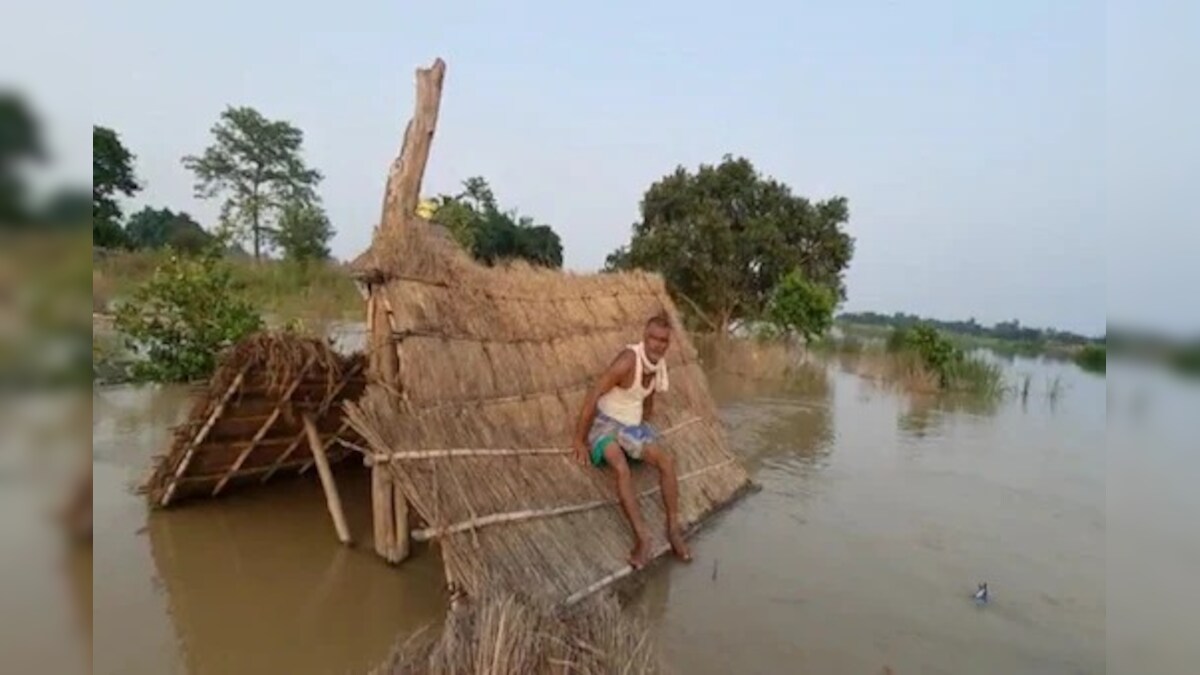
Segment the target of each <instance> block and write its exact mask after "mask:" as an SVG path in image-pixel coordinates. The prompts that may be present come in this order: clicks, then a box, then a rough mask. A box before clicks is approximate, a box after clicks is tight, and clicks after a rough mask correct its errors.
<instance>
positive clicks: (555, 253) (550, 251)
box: [433, 177, 562, 267]
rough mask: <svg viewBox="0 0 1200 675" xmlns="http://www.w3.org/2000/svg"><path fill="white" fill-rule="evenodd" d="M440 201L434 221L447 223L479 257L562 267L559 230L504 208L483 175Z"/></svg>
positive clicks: (498, 260) (488, 261)
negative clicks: (458, 191)
mask: <svg viewBox="0 0 1200 675" xmlns="http://www.w3.org/2000/svg"><path fill="white" fill-rule="evenodd" d="M436 203H437V210H436V211H435V212H434V215H433V222H435V223H437V224H439V225H442V226H444V227H445V228H446V229H447V230H448V231H449V232H450V235H451V236H452V237H454V239H455V240H456V241H457V242H458V243H459V244H461V245H462V246H463V248H465V249H466V250H468V251H470V252H471V255H472V256H473V257H474V258H475V259H476V260H479V261H480V262H483V263H486V264H488V265H494V264H496V263H499V262H503V261H505V260H513V259H521V260H525V261H528V262H530V263H532V264H534V265H541V266H543V267H562V240H561V239H559V237H558V233H556V232H555V231H554V229H553V228H551V227H550V226H549V225H539V224H537V223H535V221H534V220H533V219H532V218H530V217H528V216H522V215H520V214H519V213H518V212H517V211H516V210H515V209H510V210H508V211H501V210H500V207H499V206H498V205H497V202H496V197H495V194H493V192H492V188H491V187H490V186H489V185H488V183H487V181H486V180H484V179H483V178H480V177H473V178H468V179H467V180H466V181H464V182H463V191H462V192H460V193H459V194H457V195H453V196H451V195H441V196H439V197H438V198H437V200H436Z"/></svg>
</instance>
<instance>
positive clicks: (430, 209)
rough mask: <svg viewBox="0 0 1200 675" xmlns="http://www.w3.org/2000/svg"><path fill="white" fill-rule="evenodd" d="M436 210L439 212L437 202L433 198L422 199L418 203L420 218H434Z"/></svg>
mask: <svg viewBox="0 0 1200 675" xmlns="http://www.w3.org/2000/svg"><path fill="white" fill-rule="evenodd" d="M436 212H437V203H436V202H434V201H433V200H432V199H422V200H421V201H420V202H419V203H418V204H417V216H418V217H420V218H424V219H425V220H430V219H432V218H433V214H434V213H436Z"/></svg>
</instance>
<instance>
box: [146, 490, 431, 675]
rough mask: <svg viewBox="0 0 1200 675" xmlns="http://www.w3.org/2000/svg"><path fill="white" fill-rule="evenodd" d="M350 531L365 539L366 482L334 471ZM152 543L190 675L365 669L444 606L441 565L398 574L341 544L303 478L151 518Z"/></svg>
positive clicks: (415, 566) (417, 563) (363, 549)
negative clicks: (196, 674)
mask: <svg viewBox="0 0 1200 675" xmlns="http://www.w3.org/2000/svg"><path fill="white" fill-rule="evenodd" d="M338 480H339V483H340V484H341V487H342V494H343V499H344V501H345V504H344V505H345V507H346V511H347V517H348V520H349V521H350V525H351V529H352V531H353V532H354V533H355V534H357V535H358V536H359V537H360V538H363V537H366V536H367V534H368V533H369V532H370V521H369V480H368V479H367V478H366V475H365V472H364V471H362V470H359V471H345V470H343V471H339V472H338ZM148 535H149V542H150V550H151V555H152V557H153V560H154V568H155V571H156V576H157V578H158V579H159V582H160V584H161V589H162V592H163V593H164V595H165V597H166V600H167V607H168V612H169V614H170V616H171V623H172V626H173V628H174V630H175V633H176V638H177V640H178V642H179V644H180V645H181V646H182V647H183V652H184V654H185V660H186V663H187V666H188V670H189V671H191V672H222V673H233V672H247V673H250V672H289V673H298V672H333V671H338V672H341V671H344V670H346V669H349V670H353V671H357V670H366V669H368V668H370V667H371V666H372V665H374V664H375V663H377V662H378V661H379V660H381V659H382V657H383V651H381V650H382V649H384V648H386V646H387V645H388V644H389V643H390V642H391V640H392V639H394V637H395V636H396V635H397V634H401V633H404V632H408V631H412V630H414V629H416V628H417V627H418V626H420V625H422V624H424V623H426V622H428V621H429V620H431V619H432V618H435V617H436V616H438V615H439V613H440V612H441V610H442V608H443V607H444V598H443V597H442V592H441V588H442V581H441V569H440V563H439V561H438V560H437V557H436V556H434V555H432V554H430V553H429V552H428V551H426V550H424V549H423V550H422V551H421V554H420V555H418V556H417V557H415V558H413V559H410V560H408V561H406V562H405V569H404V570H402V571H399V570H395V569H392V568H389V567H387V566H386V565H385V564H383V563H382V562H381V561H378V560H376V558H375V556H374V555H373V554H372V553H371V550H370V543H369V541H366V542H363V544H362V545H361V546H360V547H359V548H358V549H347V548H344V547H342V546H340V545H338V544H337V542H336V541H335V540H334V536H333V532H332V531H331V530H330V526H329V524H328V515H327V514H326V513H325V506H324V501H323V500H322V497H321V492H320V488H319V486H318V485H316V484H315V482H314V481H309V480H306V479H304V478H301V479H296V480H291V481H285V482H283V483H282V484H280V485H278V486H270V487H267V488H264V489H262V490H255V491H246V492H244V493H242V494H239V495H236V496H235V495H231V496H230V497H229V498H228V499H223V500H219V501H216V502H213V503H209V504H195V505H190V506H187V507H184V508H180V509H176V510H174V511H171V512H165V513H155V514H153V515H152V516H151V518H150V521H149V529H148Z"/></svg>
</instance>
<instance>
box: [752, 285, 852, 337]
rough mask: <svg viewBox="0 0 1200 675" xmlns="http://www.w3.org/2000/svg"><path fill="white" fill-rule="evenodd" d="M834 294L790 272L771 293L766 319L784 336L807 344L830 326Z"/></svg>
mask: <svg viewBox="0 0 1200 675" xmlns="http://www.w3.org/2000/svg"><path fill="white" fill-rule="evenodd" d="M837 302H838V297H837V293H836V292H835V291H834V290H832V289H830V288H826V287H825V286H822V285H820V284H817V283H813V282H811V281H809V280H808V279H806V278H805V277H804V273H803V272H801V271H800V270H793V271H792V272H791V273H789V274H788V275H787V276H785V277H784V278H783V279H781V280H780V281H779V283H778V284H777V285H776V286H775V288H774V290H772V291H771V299H770V302H769V303H768V304H767V313H766V318H767V320H768V321H770V322H771V324H772V325H774V326H775V327H776V328H778V329H779V330H780V331H783V332H785V333H798V334H800V335H803V336H804V339H805V341H806V342H811V341H812V340H813V338H815V337H817V336H820V335H824V334H825V333H826V332H827V331H828V330H829V329H830V328H831V327H832V326H833V310H834V309H836V308H837Z"/></svg>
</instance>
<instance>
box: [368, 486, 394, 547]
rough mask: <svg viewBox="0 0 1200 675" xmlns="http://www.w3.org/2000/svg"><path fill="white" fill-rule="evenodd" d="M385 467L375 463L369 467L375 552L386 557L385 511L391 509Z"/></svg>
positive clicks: (386, 532) (386, 531) (386, 528)
mask: <svg viewBox="0 0 1200 675" xmlns="http://www.w3.org/2000/svg"><path fill="white" fill-rule="evenodd" d="M386 471H387V467H385V466H381V465H379V464H375V465H374V466H372V467H371V520H372V521H373V522H374V525H375V527H374V533H375V553H376V554H378V555H379V557H380V558H384V559H387V557H388V552H389V550H390V549H389V548H388V544H387V538H388V523H387V517H386V516H387V512H389V511H391V496H390V495H389V494H388V488H389V485H388V484H387V483H386V482H385V479H386V478H387V477H386V476H384V473H385V472H386Z"/></svg>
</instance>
